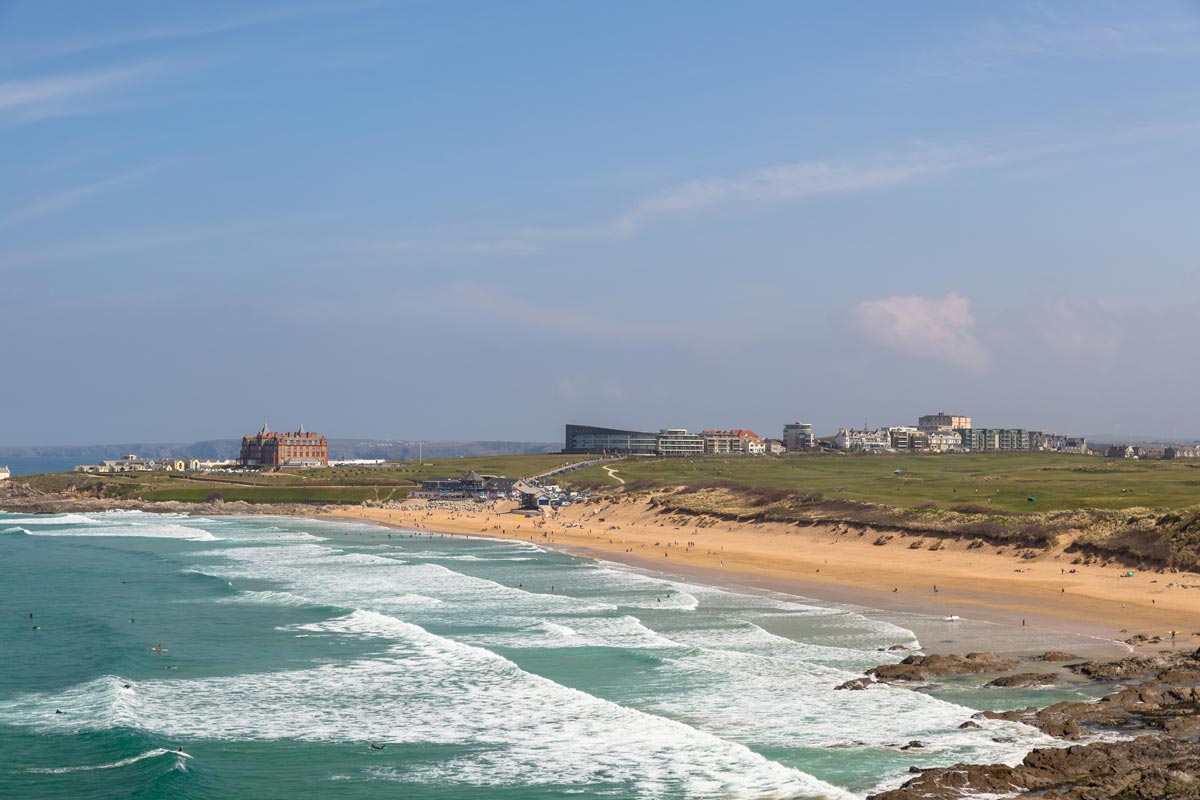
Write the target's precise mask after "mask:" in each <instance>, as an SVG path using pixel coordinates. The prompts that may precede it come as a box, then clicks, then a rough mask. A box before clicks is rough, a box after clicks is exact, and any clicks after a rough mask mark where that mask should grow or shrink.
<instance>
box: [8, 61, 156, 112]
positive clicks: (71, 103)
mask: <svg viewBox="0 0 1200 800" xmlns="http://www.w3.org/2000/svg"><path fill="white" fill-rule="evenodd" d="M160 70H161V67H160V66H159V65H157V64H139V65H135V66H128V67H110V68H105V69H96V70H90V71H85V72H71V73H65V74H59V75H49V76H44V77H38V78H27V79H24V80H14V81H5V82H0V122H7V123H9V124H19V123H28V122H37V121H40V120H44V119H49V118H52V117H64V116H75V115H79V114H90V113H95V112H97V111H103V110H107V109H108V108H112V107H114V106H116V105H119V104H120V101H119V96H120V93H121V92H123V91H124V90H127V89H129V88H131V87H132V86H134V85H136V84H137V83H138V82H139V81H143V80H145V79H147V78H149V77H150V76H152V75H154V74H155V73H157V72H159V71H160Z"/></svg>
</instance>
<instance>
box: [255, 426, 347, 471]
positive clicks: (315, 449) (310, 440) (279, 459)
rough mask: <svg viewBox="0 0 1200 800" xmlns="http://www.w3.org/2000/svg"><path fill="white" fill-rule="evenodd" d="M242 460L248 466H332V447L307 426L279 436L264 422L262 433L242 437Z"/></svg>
mask: <svg viewBox="0 0 1200 800" xmlns="http://www.w3.org/2000/svg"><path fill="white" fill-rule="evenodd" d="M239 460H240V461H241V462H242V466H246V467H282V466H305V467H328V466H329V444H328V443H327V442H326V441H325V437H324V436H318V435H317V434H315V433H310V432H308V431H306V430H304V426H303V425H301V426H300V430H298V431H295V432H293V433H278V432H276V431H273V430H271V429H270V428H268V427H267V425H266V423H264V424H263V426H262V430H261V431H259V432H258V433H256V434H254V435H253V436H243V437H242V453H241V456H240V458H239Z"/></svg>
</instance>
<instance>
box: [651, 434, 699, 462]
mask: <svg viewBox="0 0 1200 800" xmlns="http://www.w3.org/2000/svg"><path fill="white" fill-rule="evenodd" d="M656 441H657V449H658V454H659V455H660V456H702V455H704V437H703V436H701V435H700V434H698V433H688V431H687V428H663V429H661V430H660V431H659V432H658V436H657V437H656Z"/></svg>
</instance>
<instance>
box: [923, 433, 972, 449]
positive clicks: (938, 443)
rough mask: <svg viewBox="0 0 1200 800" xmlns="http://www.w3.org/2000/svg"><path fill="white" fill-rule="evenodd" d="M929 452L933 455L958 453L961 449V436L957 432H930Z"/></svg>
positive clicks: (928, 434)
mask: <svg viewBox="0 0 1200 800" xmlns="http://www.w3.org/2000/svg"><path fill="white" fill-rule="evenodd" d="M926 436H928V437H929V450H930V451H931V452H934V453H958V452H960V451H961V450H962V449H963V446H962V436H960V435H959V434H958V433H957V432H953V433H952V432H949V431H930V432H928V433H927V434H926Z"/></svg>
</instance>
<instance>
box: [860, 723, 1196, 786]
mask: <svg viewBox="0 0 1200 800" xmlns="http://www.w3.org/2000/svg"><path fill="white" fill-rule="evenodd" d="M1198 772H1200V743H1197V742H1190V741H1187V742H1185V741H1178V740H1175V739H1168V738H1159V737H1154V736H1143V737H1140V738H1137V739H1132V740H1127V741H1121V742H1096V743H1094V744H1089V745H1082V746H1080V745H1077V746H1074V747H1068V748H1064V749H1055V748H1047V749H1038V750H1034V751H1032V752H1031V753H1030V754H1029V755H1028V756H1026V757H1025V760H1024V761H1022V762H1021V763H1020V764H1019V765H1017V766H1015V767H1009V766H1006V765H1003V764H992V765H987V766H978V765H969V764H957V765H955V766H952V767H945V768H939V769H931V770H926V771H924V772H921V773H919V774H918V775H917V776H916V777H914V778H912V779H911V780H909V781H908V782H907V783H905V784H904V785H903V786H902V787H900V788H899V789H894V790H892V791H888V792H882V793H880V794H876V795H872V797H871V800H917V799H918V798H920V800H959V799H960V798H962V797H963V796H965V795H969V794H972V793H989V794H997V795H1006V796H1007V795H1010V794H1013V793H1026V792H1029V793H1037V795H1038V796H1043V797H1054V798H1056V800H1107V799H1108V798H1113V799H1114V800H1115V798H1118V797H1119V798H1121V800H1160V799H1161V798H1172V797H1175V798H1183V797H1194V796H1195V792H1196V786H1195V783H1196V780H1195V777H1194V776H1195V775H1196V774H1197V773H1198ZM1050 793H1052V794H1050ZM1018 796H1021V794H1018Z"/></svg>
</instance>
